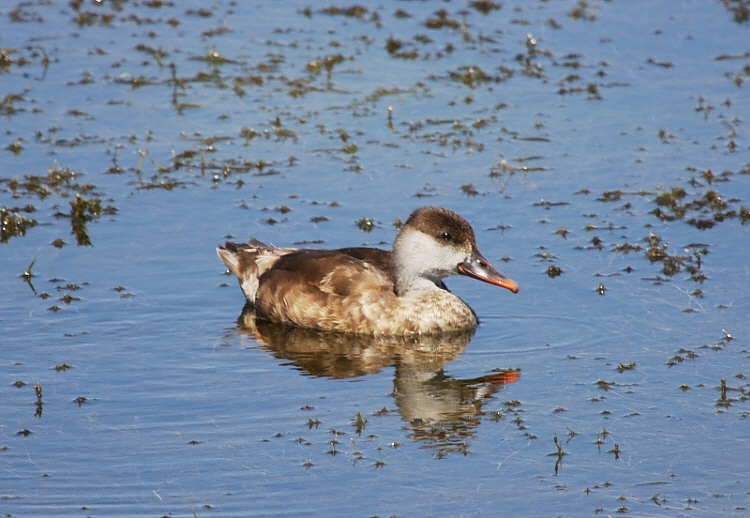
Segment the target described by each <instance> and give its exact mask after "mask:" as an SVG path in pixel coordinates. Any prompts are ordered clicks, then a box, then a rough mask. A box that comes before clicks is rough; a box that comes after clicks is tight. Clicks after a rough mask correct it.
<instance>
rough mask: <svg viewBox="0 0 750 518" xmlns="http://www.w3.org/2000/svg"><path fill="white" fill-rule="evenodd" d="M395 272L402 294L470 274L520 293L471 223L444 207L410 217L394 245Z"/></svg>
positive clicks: (424, 208) (397, 289) (424, 210)
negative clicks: (491, 259)
mask: <svg viewBox="0 0 750 518" xmlns="http://www.w3.org/2000/svg"><path fill="white" fill-rule="evenodd" d="M393 275H394V280H395V287H396V293H397V294H398V295H403V294H405V293H407V292H409V291H420V290H425V289H434V288H435V286H436V285H438V286H441V285H442V283H441V280H442V279H443V278H444V277H447V276H449V275H467V276H469V277H473V278H475V279H479V280H480V281H484V282H488V283H490V284H494V285H496V286H500V287H502V288H506V289H508V290H510V291H512V292H513V293H517V292H518V284H516V283H515V282H513V281H512V280H511V279H509V278H507V277H505V276H504V275H502V274H501V273H500V272H498V271H497V270H496V269H495V268H494V267H493V266H492V264H490V262H489V261H488V260H487V259H485V258H484V256H482V254H481V253H480V252H479V249H478V248H477V243H476V238H475V237H474V230H473V229H472V228H471V225H469V222H468V221H466V220H465V219H464V218H462V217H461V216H459V215H458V214H456V213H455V212H453V211H450V210H448V209H444V208H441V207H422V208H420V209H417V210H415V211H414V212H413V213H412V215H411V216H409V219H408V220H407V221H406V223H405V224H404V226H403V227H402V228H401V231H400V232H399V234H398V236H396V241H395V243H394V244H393Z"/></svg>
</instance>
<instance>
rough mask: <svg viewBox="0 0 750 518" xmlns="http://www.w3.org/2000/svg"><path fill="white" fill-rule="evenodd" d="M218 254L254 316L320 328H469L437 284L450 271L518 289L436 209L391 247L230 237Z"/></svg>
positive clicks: (465, 313) (417, 214) (396, 331)
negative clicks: (291, 244)
mask: <svg viewBox="0 0 750 518" xmlns="http://www.w3.org/2000/svg"><path fill="white" fill-rule="evenodd" d="M216 252H217V253H218V254H219V258H220V259H221V260H222V261H223V262H224V264H225V265H226V266H227V267H228V268H229V270H230V271H231V272H232V273H233V274H234V275H236V276H237V278H238V280H239V282H240V287H241V288H242V291H243V293H244V294H245V297H246V298H247V300H248V302H249V303H250V304H252V305H253V306H254V307H255V312H256V315H257V316H258V317H259V318H262V319H267V320H271V321H274V322H279V323H282V324H287V325H292V326H297V327H303V328H311V329H319V330H324V331H336V332H342V333H360V334H370V335H412V334H438V333H446V332H455V331H460V330H466V329H470V328H473V327H474V326H476V325H477V323H478V320H477V316H476V314H475V313H474V311H473V310H472V309H471V308H470V307H469V306H468V305H467V304H466V303H465V302H464V301H462V300H461V299H460V298H458V297H457V296H455V295H453V294H452V293H450V292H449V291H448V289H447V288H446V286H445V284H443V278H445V277H447V276H449V275H467V276H469V277H473V278H474V279H478V280H480V281H484V282H488V283H490V284H494V285H497V286H500V287H503V288H506V289H508V290H510V291H512V292H513V293H517V292H518V285H517V284H516V283H515V282H513V281H512V280H511V279H509V278H507V277H505V276H503V275H501V274H500V273H499V272H498V271H497V270H495V268H494V267H493V266H492V265H491V264H490V262H489V261H488V260H487V259H485V258H484V257H483V256H482V254H481V253H479V250H478V249H477V244H476V239H475V237H474V230H473V229H472V228H471V225H470V224H469V223H468V222H467V221H466V220H465V219H464V218H462V217H461V216H459V215H458V214H456V213H455V212H453V211H450V210H448V209H444V208H441V207H422V208H420V209H417V210H416V211H414V212H413V213H412V214H411V216H409V219H408V220H407V221H406V223H405V224H404V225H403V226H402V227H401V230H400V231H399V233H398V235H397V236H396V240H395V242H394V244H393V251H392V252H388V251H385V250H381V249H378V248H365V247H355V248H340V249H337V250H312V249H296V248H277V247H274V246H267V245H264V244H263V243H261V242H260V241H258V240H257V239H252V240H250V242H249V243H247V244H238V243H232V242H229V241H228V242H226V243H225V244H224V246H221V247H219V248H217V249H216Z"/></svg>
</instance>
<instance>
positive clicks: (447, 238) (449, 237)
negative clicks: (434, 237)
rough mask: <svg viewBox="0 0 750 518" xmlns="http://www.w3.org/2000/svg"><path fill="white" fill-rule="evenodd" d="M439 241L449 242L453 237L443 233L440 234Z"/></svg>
mask: <svg viewBox="0 0 750 518" xmlns="http://www.w3.org/2000/svg"><path fill="white" fill-rule="evenodd" d="M440 239H442V240H443V241H451V240H452V239H453V236H451V234H450V232H443V233H442V234H440Z"/></svg>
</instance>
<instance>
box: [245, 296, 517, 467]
mask: <svg viewBox="0 0 750 518" xmlns="http://www.w3.org/2000/svg"><path fill="white" fill-rule="evenodd" d="M238 324H239V328H240V330H241V331H242V332H245V333H249V334H252V335H253V337H254V338H255V339H256V340H257V342H258V343H259V344H260V346H261V347H262V348H263V349H265V350H267V351H270V352H271V353H273V354H274V356H275V357H277V358H279V359H282V360H288V361H289V362H291V365H293V366H294V367H295V368H296V369H298V370H300V371H301V372H303V373H305V374H306V375H310V376H320V377H330V378H339V379H341V378H352V377H358V376H365V375H368V374H375V373H378V372H380V371H381V370H382V369H383V368H387V367H394V369H395V379H394V391H393V397H394V400H395V403H396V407H397V408H398V411H399V413H400V414H401V418H402V419H403V421H404V422H406V423H407V429H408V430H409V437H411V438H412V439H414V440H417V441H422V442H425V443H426V444H427V445H429V446H430V447H434V448H436V455H444V454H446V453H449V452H451V451H459V452H466V451H468V450H467V448H468V442H467V441H468V440H469V439H471V438H473V437H474V434H475V429H476V427H477V426H478V425H479V423H480V422H481V419H480V418H481V416H482V415H483V410H482V407H483V405H484V403H485V402H486V401H487V400H489V399H492V398H493V395H494V394H495V393H496V392H497V391H498V390H500V389H501V388H502V387H503V386H504V385H506V384H508V383H513V382H515V381H517V380H518V379H519V377H520V371H519V370H513V369H496V370H494V371H492V372H491V373H490V374H487V375H481V376H478V377H475V378H470V379H456V378H453V377H451V376H449V375H447V374H446V373H445V370H444V367H445V364H446V363H447V362H450V361H453V360H456V359H457V358H458V357H459V356H460V355H461V353H463V351H464V349H465V348H466V346H467V345H468V343H469V341H470V340H471V338H472V337H473V335H474V329H470V330H466V331H462V332H460V333H452V334H449V335H438V336H413V337H394V336H376V337H373V336H365V335H351V334H336V333H330V332H322V331H315V330H311V329H302V328H297V327H289V326H284V325H282V324H277V323H274V322H269V321H266V320H261V319H256V318H255V313H254V312H253V310H252V308H251V307H245V309H244V310H243V312H242V315H241V316H240V318H239V319H238Z"/></svg>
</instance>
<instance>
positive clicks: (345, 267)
mask: <svg viewBox="0 0 750 518" xmlns="http://www.w3.org/2000/svg"><path fill="white" fill-rule="evenodd" d="M390 264H391V253H390V252H387V251H385V250H380V249H378V248H364V247H362V248H341V249H338V250H297V251H295V252H293V253H289V254H285V255H283V256H282V257H279V258H278V260H276V261H275V262H274V264H273V265H272V267H271V268H270V269H269V270H268V271H267V273H266V276H265V277H263V278H262V279H261V282H262V283H266V282H270V279H267V278H266V277H268V275H269V274H273V277H274V282H283V283H284V284H286V285H288V286H290V288H291V287H292V286H291V285H292V284H294V285H297V287H298V288H299V287H304V286H310V287H314V288H315V289H317V290H320V291H323V292H325V293H330V294H335V295H340V296H348V295H352V294H356V293H362V292H363V291H365V290H374V289H377V290H381V289H383V288H385V289H392V287H393V282H392V280H391V268H390ZM277 272H278V273H277ZM284 277H287V278H288V279H287V280H286V281H285V280H284ZM299 285H302V286H299Z"/></svg>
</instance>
